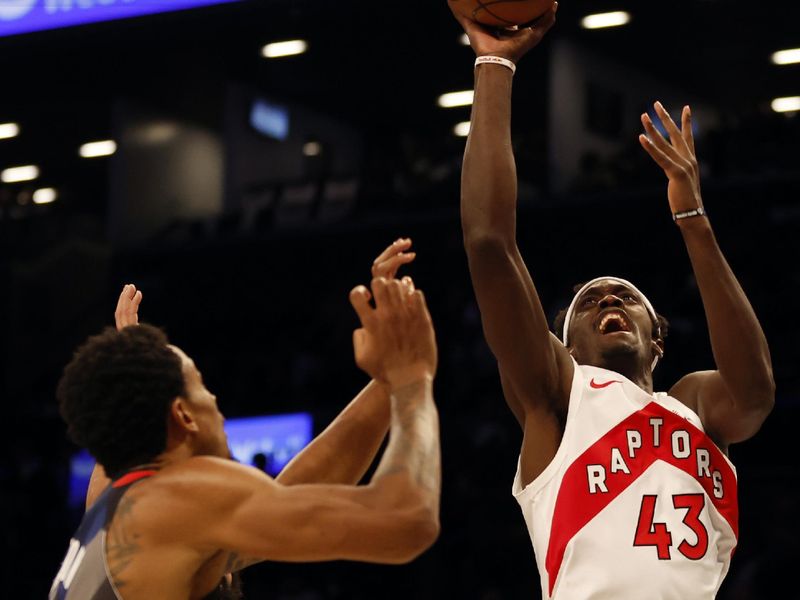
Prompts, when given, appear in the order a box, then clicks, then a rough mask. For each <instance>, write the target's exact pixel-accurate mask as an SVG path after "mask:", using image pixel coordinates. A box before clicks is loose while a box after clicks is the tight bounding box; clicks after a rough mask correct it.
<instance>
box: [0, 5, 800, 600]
mask: <svg viewBox="0 0 800 600" xmlns="http://www.w3.org/2000/svg"><path fill="white" fill-rule="evenodd" d="M160 2H161V4H164V5H165V4H167V0H160ZM0 4H2V5H3V6H2V7H0V8H5V9H6V13H3V14H0V20H2V19H6V20H8V19H7V17H8V14H7V11H8V6H10V5H12V4H13V3H10V2H4V3H0ZM42 4H44V3H42ZM110 4H113V2H103V3H101V2H96V3H92V2H89V1H87V2H82V3H79V2H76V3H73V2H71V1H69V0H63V1H61V2H55V3H53V2H51V3H50V5H51V6H56V5H57V6H58V7H60V9H61V10H63V11H68V10H73V11H79V10H87V11H88V10H90V9H92V7H93V6H94V7H95V8H96V7H97V6H100V5H110ZM118 4H123V2H119V3H118ZM128 4H130V3H128ZM605 10H628V11H630V13H631V15H632V20H631V22H630V23H629V24H628V25H627V26H624V27H619V28H611V29H601V30H591V31H590V30H585V29H582V28H581V27H580V26H579V22H580V19H581V17H583V16H584V15H586V14H589V13H594V12H602V11H605ZM798 17H800V8H798V5H797V3H791V5H782V6H780V7H779V6H778V5H775V6H770V7H767V6H766V5H753V4H752V3H745V2H739V1H734V0H716V1H714V0H691V1H690V0H681V1H677V0H676V1H673V2H670V3H650V2H633V1H632V0H619V1H618V2H606V1H603V2H595V1H591V2H590V1H587V0H564V1H563V2H562V3H561V7H560V10H559V14H558V19H559V20H558V23H557V25H556V27H555V28H554V29H553V30H552V32H551V33H550V34H549V35H548V37H547V39H546V41H545V42H544V43H543V44H542V46H541V47H539V48H537V49H535V50H534V51H532V52H531V53H530V55H529V56H527V57H526V58H524V59H523V60H522V62H521V63H520V65H519V68H518V71H517V74H516V76H515V90H514V117H513V119H514V120H513V138H514V147H515V152H516V156H517V164H518V170H519V178H520V208H519V219H518V223H519V225H518V230H519V243H520V246H521V248H522V251H523V254H524V257H525V259H526V261H527V264H528V266H529V268H530V270H531V272H532V273H533V276H534V280H535V282H536V284H537V287H538V290H539V292H540V294H541V297H542V299H543V302H544V305H545V309H546V311H547V312H548V315H549V316H551V317H552V316H553V315H554V314H555V313H556V312H557V310H558V309H559V308H561V307H562V306H564V305H565V304H566V303H567V302H568V301H569V298H570V296H571V287H572V285H573V284H574V283H577V282H580V281H584V280H586V279H587V278H589V277H592V276H595V275H598V274H605V273H613V274H618V275H621V276H623V277H627V278H630V279H632V280H634V281H635V282H637V284H638V285H639V286H640V287H641V289H642V290H643V291H645V293H647V294H648V296H649V297H650V298H651V299H652V301H653V303H654V304H655V306H656V308H657V309H658V310H659V311H660V312H661V313H663V314H664V315H666V316H667V317H668V318H669V319H670V321H671V323H672V327H671V333H670V336H669V338H668V340H667V351H666V358H665V360H664V361H663V362H662V364H661V366H659V368H658V370H657V371H656V384H657V387H658V388H662V389H663V388H666V387H668V386H669V385H670V384H671V383H673V382H674V381H675V380H676V379H677V378H678V377H680V376H681V375H683V374H684V373H686V372H688V371H690V370H698V369H706V368H710V367H711V366H712V364H713V363H712V358H711V352H710V348H709V343H708V337H707V330H706V325H705V320H704V316H703V313H702V306H701V303H700V299H699V296H698V293H697V290H696V286H695V283H694V280H693V277H692V275H691V271H690V266H689V263H688V260H687V257H686V253H685V251H684V249H683V246H682V242H681V239H680V235H679V234H678V231H677V230H676V228H675V226H674V225H673V223H672V221H671V219H670V216H669V211H668V206H667V202H666V193H665V192H666V181H665V179H664V176H663V173H661V171H660V170H659V169H658V168H657V167H656V166H655V165H654V164H651V161H650V159H649V157H647V156H646V155H645V154H644V152H643V151H642V150H641V149H640V148H639V147H638V142H637V140H636V136H637V134H638V132H639V128H640V125H639V114H640V113H641V112H643V111H645V110H647V109H648V108H649V107H650V106H651V103H652V101H653V100H656V99H660V100H662V101H663V102H664V103H665V105H667V107H668V108H669V109H670V110H672V111H673V114H674V113H675V112H676V111H677V110H679V108H680V106H682V104H684V103H691V104H692V106H693V107H694V114H695V122H696V127H697V131H696V135H697V149H698V155H699V159H700V163H701V168H702V177H703V178H702V181H703V192H704V199H705V203H706V207H707V209H708V212H709V213H710V215H711V219H712V222H713V224H714V226H715V229H716V232H717V236H718V238H719V242H720V245H721V247H722V249H723V251H724V252H725V254H726V256H727V258H728V259H729V261H730V263H731V265H732V267H733V269H734V271H735V272H736V274H737V276H738V277H739V280H740V281H741V283H742V285H743V287H744V288H745V290H746V292H747V293H748V295H749V298H750V300H751V302H752V304H753V305H754V307H755V309H756V312H757V314H758V316H759V318H760V320H761V322H762V324H763V327H764V329H765V331H766V334H767V338H768V340H769V343H770V347H771V351H772V357H773V362H774V370H775V378H776V381H777V404H776V407H775V410H774V412H773V414H772V415H771V416H770V418H769V419H768V421H767V422H766V424H765V426H764V427H763V429H762V430H761V432H759V434H758V435H757V436H756V437H755V438H754V439H752V440H750V441H748V442H746V443H743V444H740V445H736V446H734V447H733V448H732V450H731V457H732V459H733V461H734V463H735V464H736V465H737V467H738V473H739V480H740V504H741V514H740V519H741V523H740V524H741V532H740V545H739V547H738V549H737V551H736V555H735V556H734V559H733V563H732V568H731V571H730V574H729V576H728V578H727V580H726V582H725V584H724V585H723V588H722V591H721V593H720V598H723V599H724V600H733V599H736V600H751V599H761V598H796V597H798V594H800V592H799V591H798V589H797V585H796V576H795V573H794V572H793V570H792V569H793V567H795V566H796V565H797V561H798V558H800V556H798V554H799V553H798V549H797V545H798V543H797V539H798V536H797V534H798V527H797V515H798V506H799V500H800V495H798V483H797V476H798V461H797V457H796V456H797V454H796V450H795V444H794V441H796V439H797V427H796V423H797V420H798V416H799V413H800V377H799V376H798V367H797V363H798V354H797V338H798V334H800V328H799V327H798V316H797V312H798V308H797V307H798V298H800V270H798V267H797V259H798V256H800V235H799V234H800V203H798V202H799V200H798V198H800V195H799V194H798V192H800V170H799V169H798V156H799V154H798V150H800V147H799V145H798V139H797V138H798V133H800V120H798V117H797V114H796V112H789V113H777V112H775V111H773V110H772V109H771V108H770V103H771V101H772V99H774V98H776V97H785V96H793V95H796V94H800V66H798V65H787V66H777V65H774V64H772V63H771V62H770V56H771V54H772V52H774V51H776V50H781V49H785V48H795V47H798V46H800V28H798V26H797V23H798ZM460 33H461V31H460V30H459V28H458V26H457V24H456V23H455V21H454V20H453V19H452V17H451V15H450V13H449V11H448V8H447V6H446V3H445V2H444V0H437V1H436V2H431V1H427V2H423V1H416V0H412V1H409V2H404V3H377V2H373V3H368V2H363V1H360V2H359V1H349V0H342V1H339V2H335V3H334V2H325V1H315V2H312V1H310V0H276V1H268V0H261V1H259V2H247V1H243V2H233V3H229V4H221V5H218V6H209V7H203V8H196V9H193V10H186V11H181V12H171V13H164V14H159V15H150V16H142V17H138V18H134V19H127V20H118V21H112V22H105V23H95V24H91V25H84V26H79V27H72V28H67V29H58V30H49V31H40V32H33V33H26V34H22V35H16V36H10V37H2V38H0V73H1V74H2V82H3V85H2V95H0V123H12V122H13V123H17V124H18V126H19V134H18V135H17V136H16V137H13V138H9V139H0V168H2V169H6V168H7V167H13V166H21V165H30V164H35V165H37V166H38V167H39V172H40V173H39V177H38V179H36V180H34V181H26V182H16V183H14V182H6V183H2V184H0V324H1V325H2V329H0V331H1V332H2V333H1V334H0V358H2V363H0V364H1V366H0V373H2V382H1V383H2V385H0V401H1V402H2V407H3V414H4V428H3V429H4V435H3V436H2V442H0V444H1V445H0V450H2V454H0V481H1V482H2V483H1V485H2V491H0V507H2V510H3V514H4V515H5V525H4V535H3V536H2V538H0V539H1V540H2V541H0V544H2V550H3V556H4V557H5V558H4V559H3V561H2V562H0V565H2V567H1V569H2V570H0V575H2V581H3V589H4V591H3V592H1V593H0V595H1V596H3V597H7V598H42V597H44V596H45V595H46V592H47V590H48V589H49V585H50V581H51V580H52V577H53V575H54V573H55V571H56V570H57V568H58V565H59V562H60V560H61V557H62V556H63V552H64V550H65V548H66V545H67V541H68V539H69V536H70V534H71V533H72V531H73V529H74V527H75V525H76V523H77V522H78V520H79V518H80V511H79V510H77V509H75V508H71V507H70V506H69V505H68V503H67V487H68V474H69V460H70V457H71V456H72V455H73V453H74V452H75V450H76V449H75V448H74V446H72V445H71V443H70V442H69V441H68V439H67V437H66V433H65V427H64V425H63V423H62V422H61V420H60V418H59V416H58V412H57V407H56V404H55V400H54V389H55V385H56V382H57V380H58V377H59V374H60V372H61V369H62V368H63V366H64V365H65V364H66V362H67V361H68V359H69V357H70V354H71V352H72V351H73V349H74V348H75V347H76V346H77V344H79V343H80V342H81V341H82V340H83V339H85V338H86V337H87V336H88V335H90V334H92V333H95V332H98V331H99V330H100V329H101V328H102V327H104V326H106V325H110V324H112V323H113V310H114V306H115V302H116V297H117V295H118V293H119V290H120V288H121V286H122V285H123V284H124V283H126V282H133V283H136V284H137V286H139V287H140V288H141V289H143V291H144V297H145V299H144V304H143V307H142V310H141V317H142V319H143V320H145V321H148V322H151V323H154V324H156V325H160V326H163V327H164V328H165V329H166V330H167V332H168V333H169V335H170V337H171V339H172V340H173V341H174V342H175V343H177V344H178V345H180V346H181V347H183V348H184V349H185V350H186V351H187V352H188V353H189V354H190V355H191V356H193V357H194V358H195V360H196V361H197V363H198V365H199V366H200V368H201V369H202V370H203V373H204V378H205V379H206V381H207V383H208V386H209V388H210V389H211V390H212V391H214V392H215V393H216V394H217V395H218V396H219V399H220V403H221V406H222V409H223V411H224V412H225V413H226V415H227V416H229V417H236V416H244V415H260V414H281V413H287V412H297V411H308V412H310V413H312V415H313V417H314V425H315V431H319V430H321V428H323V427H324V426H325V425H326V424H327V423H328V422H330V420H331V419H332V418H333V416H334V415H335V414H336V413H337V411H338V410H339V409H340V408H342V407H343V406H344V404H345V403H346V402H347V401H348V400H349V399H350V398H351V397H352V396H353V395H354V394H355V393H356V392H357V391H358V390H359V389H360V387H361V386H363V385H364V384H365V383H366V381H367V378H366V376H365V375H364V374H363V373H362V372H360V371H359V370H358V369H357V368H356V367H355V365H354V363H353V360H352V349H351V332H352V330H353V328H354V327H355V326H356V319H355V315H354V313H353V312H352V310H351V308H350V306H349V303H348V301H347V292H348V291H349V290H350V289H351V288H352V287H353V286H354V285H356V284H358V283H366V282H367V281H368V279H369V267H370V265H371V261H372V260H373V258H374V257H375V256H376V255H377V253H378V252H379V251H380V250H381V249H382V248H384V247H385V246H386V245H387V244H388V243H390V242H391V241H392V240H394V239H396V238H397V237H399V236H409V237H411V238H413V240H414V248H415V249H416V251H417V252H418V259H417V262H416V263H415V264H414V265H413V266H412V267H411V268H410V269H408V273H410V274H411V275H412V276H413V277H414V278H415V281H416V283H417V285H418V286H419V287H421V288H423V289H424V290H425V291H426V293H427V297H428V299H429V304H430V308H431V312H432V314H433V317H434V322H435V325H436V330H437V337H438V340H439V344H440V369H439V373H438V376H437V379H436V388H435V389H436V397H437V400H438V405H439V408H440V411H441V423H442V444H443V472H444V485H443V496H442V534H441V537H440V539H439V541H438V542H437V543H436V545H435V546H434V547H433V548H432V549H431V550H430V551H428V552H427V553H426V554H425V555H423V556H422V557H421V558H420V559H418V560H417V561H415V562H414V563H413V564H410V565H407V566H400V567H379V566H370V565H364V564H358V563H347V562H334V563H323V564H317V565H284V564H274V563H273V564H264V565H259V566H256V567H253V568H251V569H248V570H247V571H246V572H245V574H244V586H245V591H246V597H248V598H276V599H282V600H289V599H292V600H300V599H303V600H311V599H334V598H336V599H362V598H363V599H367V598H370V599H371V598H398V599H399V598H420V599H428V598H430V599H433V598H437V599H439V598H459V599H461V598H464V599H473V598H474V599H479V600H495V599H521V598H537V597H539V585H538V577H537V574H536V568H535V564H534V559H533V552H532V549H531V544H530V541H529V539H528V535H527V531H526V528H525V524H524V522H523V520H522V516H521V514H520V512H519V509H518V507H517V506H516V503H515V501H514V499H513V498H512V497H511V495H510V488H511V481H512V477H513V474H514V469H515V464H516V457H517V452H518V448H519V444H520V441H521V435H520V431H519V429H518V426H517V424H516V422H515V421H514V419H513V417H512V416H511V414H510V412H509V411H508V410H507V409H506V407H505V405H504V402H503V400H502V396H501V391H500V386H499V381H498V377H497V373H496V365H495V363H494V361H493V358H492V356H491V354H490V353H489V351H488V349H487V347H486V345H485V343H484V341H483V338H482V333H481V328H480V321H479V315H478V312H477V309H476V305H475V302H474V297H473V293H472V291H471V288H470V284H469V279H468V274H467V270H466V261H465V256H464V253H463V250H462V247H461V230H460V225H459V220H458V198H459V174H460V161H461V156H462V153H463V147H464V138H463V137H459V136H457V135H455V134H454V133H453V128H454V126H455V125H456V124H457V123H459V122H462V121H467V120H468V118H469V107H468V106H465V107H456V108H441V107H439V106H438V105H437V98H438V97H439V96H440V95H441V94H443V93H445V92H452V91H459V90H469V89H471V86H472V61H473V54H472V51H471V50H470V49H469V48H468V47H465V46H464V45H462V44H461V43H460V42H459V37H460ZM291 39H303V40H306V41H307V43H308V49H307V51H306V52H305V53H304V54H300V55H296V56H291V57H284V58H280V59H267V58H264V57H263V56H262V53H261V49H262V47H263V46H264V45H265V44H267V43H270V42H274V41H281V40H291ZM254 109H255V112H256V115H257V116H258V117H257V118H256V120H255V124H256V125H258V127H260V130H257V129H256V127H254V121H253V119H252V118H251V117H252V115H253V111H254ZM1 129H2V128H0V130H1ZM265 131H266V132H268V134H265V133H264V132H265ZM269 132H271V133H269ZM269 135H272V136H274V137H275V136H276V137H281V136H284V137H285V139H283V140H277V139H273V138H270V137H269ZM97 140H114V141H115V142H116V152H115V153H114V154H113V155H110V156H106V157H101V158H94V159H88V158H82V157H81V156H79V154H78V147H79V146H80V145H81V144H83V143H85V142H91V141H97ZM42 188H52V189H54V190H55V191H56V195H57V198H56V200H55V201H54V202H51V203H47V204H42V203H37V202H34V197H35V198H36V199H37V200H38V201H39V202H40V201H41V200H43V199H47V198H46V196H47V193H46V192H45V193H39V194H36V195H35V196H34V192H35V191H36V190H39V189H42ZM785 586H788V587H785ZM779 590H786V591H779ZM637 597H641V598H647V591H646V590H642V591H641V594H640V595H639V596H637Z"/></svg>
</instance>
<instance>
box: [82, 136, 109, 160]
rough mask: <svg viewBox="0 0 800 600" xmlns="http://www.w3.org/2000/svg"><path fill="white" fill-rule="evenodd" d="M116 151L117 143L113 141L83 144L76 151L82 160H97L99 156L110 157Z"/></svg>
mask: <svg viewBox="0 0 800 600" xmlns="http://www.w3.org/2000/svg"><path fill="white" fill-rule="evenodd" d="M116 151H117V143H116V142H115V141H114V140H101V141H98V142H89V143H86V144H84V145H83V146H81V147H80V149H79V150H78V153H79V154H80V155H81V156H82V157H83V158H98V157H100V156H111V155H112V154H114V153H115V152H116Z"/></svg>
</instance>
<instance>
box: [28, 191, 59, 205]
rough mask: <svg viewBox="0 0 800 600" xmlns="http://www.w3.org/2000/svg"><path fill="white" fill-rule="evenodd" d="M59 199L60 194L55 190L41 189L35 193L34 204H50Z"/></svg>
mask: <svg viewBox="0 0 800 600" xmlns="http://www.w3.org/2000/svg"><path fill="white" fill-rule="evenodd" d="M57 198H58V192H56V190H55V189H54V188H40V189H38V190H36V191H35V192H33V203H34V204H50V203H51V202H55V201H56V199H57Z"/></svg>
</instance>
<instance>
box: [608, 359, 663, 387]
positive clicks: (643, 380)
mask: <svg viewBox="0 0 800 600" xmlns="http://www.w3.org/2000/svg"><path fill="white" fill-rule="evenodd" d="M597 366H598V367H601V368H603V369H608V370H609V371H615V372H616V373H619V374H620V375H623V376H624V377H626V378H628V379H629V380H631V381H632V382H633V383H635V384H636V385H638V386H639V387H640V388H642V389H643V390H644V391H645V392H647V393H648V394H652V393H653V369H652V368H651V367H650V365H646V364H644V363H642V361H639V360H631V357H629V356H628V357H625V356H619V357H606V358H605V359H604V360H603V364H600V365H597Z"/></svg>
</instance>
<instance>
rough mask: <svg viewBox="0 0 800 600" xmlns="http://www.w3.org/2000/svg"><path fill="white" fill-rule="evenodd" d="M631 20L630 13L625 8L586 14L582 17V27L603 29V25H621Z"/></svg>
mask: <svg viewBox="0 0 800 600" xmlns="http://www.w3.org/2000/svg"><path fill="white" fill-rule="evenodd" d="M630 20H631V15H630V13H627V12H625V11H624V10H617V11H614V12H607V13H596V14H593V15H586V16H585V17H583V19H581V27H583V28H584V29H602V28H603V27H619V26H620V25H625V24H626V23H628V22H629V21H630Z"/></svg>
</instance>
